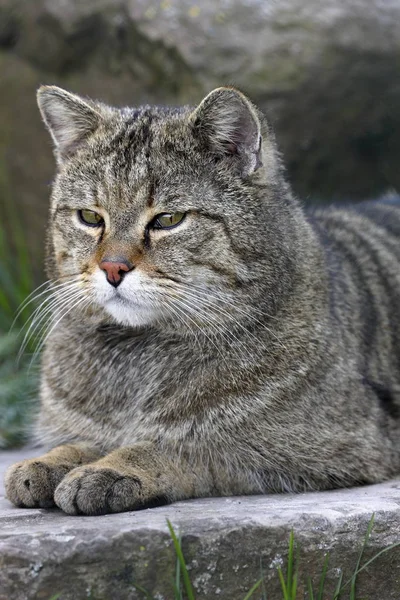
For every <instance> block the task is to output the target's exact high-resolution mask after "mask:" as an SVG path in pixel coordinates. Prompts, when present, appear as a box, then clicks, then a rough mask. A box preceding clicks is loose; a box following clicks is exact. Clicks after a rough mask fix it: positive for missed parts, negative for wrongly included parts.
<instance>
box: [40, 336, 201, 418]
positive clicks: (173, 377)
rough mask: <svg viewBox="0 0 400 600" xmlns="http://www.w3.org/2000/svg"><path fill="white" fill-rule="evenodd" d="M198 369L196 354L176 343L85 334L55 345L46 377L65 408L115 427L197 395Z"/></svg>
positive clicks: (60, 339) (158, 338)
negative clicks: (115, 422) (185, 396)
mask: <svg viewBox="0 0 400 600" xmlns="http://www.w3.org/2000/svg"><path fill="white" fill-rule="evenodd" d="M196 365H198V360H196V356H195V355H194V354H193V351H192V350H191V349H190V348H188V347H186V346H185V345H184V344H182V343H180V342H179V341H177V340H174V339H171V338H163V337H161V336H157V335H155V334H149V335H146V334H140V333H139V334H135V333H134V332H132V333H129V334H125V335H121V334H118V333H114V334H113V332H110V331H107V330H105V331H102V330H100V331H96V332H82V331H80V332H79V335H78V333H77V332H76V333H75V334H74V335H72V333H71V332H70V334H69V335H67V336H64V337H61V336H57V337H56V338H54V340H52V344H51V345H49V346H48V348H47V350H46V356H45V361H44V368H43V373H44V376H45V378H46V381H47V383H48V385H49V386H50V388H51V389H52V392H53V394H54V395H55V396H56V397H57V398H59V401H60V403H62V404H63V405H65V406H68V407H69V408H71V409H74V410H79V411H81V412H82V413H84V414H86V415H90V416H91V417H94V418H98V417H101V418H105V417H107V418H108V419H109V421H112V420H113V419H117V420H121V418H122V416H123V417H130V416H134V415H136V417H138V416H139V414H140V413H142V412H145V413H147V414H148V415H149V414H150V413H151V412H152V411H158V410H159V409H160V405H163V403H165V402H168V401H169V402H171V401H172V400H171V399H173V398H175V399H177V398H178V397H179V396H180V395H182V393H185V392H187V394H189V393H190V390H196V389H197V390H198V389H199V385H200V381H198V378H199V377H200V374H202V373H203V370H202V369H199V368H197V366H196ZM121 415H122V416H121Z"/></svg>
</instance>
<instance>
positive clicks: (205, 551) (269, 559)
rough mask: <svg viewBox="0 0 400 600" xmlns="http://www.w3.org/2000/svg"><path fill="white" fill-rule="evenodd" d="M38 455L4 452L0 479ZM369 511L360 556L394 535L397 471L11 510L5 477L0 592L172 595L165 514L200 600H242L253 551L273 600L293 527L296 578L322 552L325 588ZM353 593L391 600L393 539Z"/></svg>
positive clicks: (6, 599)
mask: <svg viewBox="0 0 400 600" xmlns="http://www.w3.org/2000/svg"><path fill="white" fill-rule="evenodd" d="M36 454H39V453H38V452H37V451H36V452H33V451H22V452H3V453H2V454H0V478H1V480H2V479H3V474H4V470H5V468H6V467H7V466H8V465H9V464H11V463H13V462H15V461H17V460H21V458H26V457H28V456H33V455H36ZM372 513H375V515H376V518H375V526H374V529H373V532H372V535H371V538H370V542H369V544H368V547H367V551H366V553H365V560H367V559H368V558H371V557H372V556H373V555H374V554H376V553H377V552H378V551H379V550H381V549H383V548H385V547H387V546H388V545H390V544H392V543H394V542H397V541H399V540H400V480H395V481H389V482H386V483H383V484H379V485H374V486H368V487H360V488H354V489H346V490H335V491H331V492H320V493H308V494H299V495H271V496H251V497H236V498H210V499H199V500H191V501H185V502H178V503H176V504H174V505H171V506H166V507H160V508H154V509H148V510H143V511H139V512H131V513H121V514H116V515H105V516H101V517H71V516H67V515H64V514H63V513H61V512H60V511H58V510H55V509H54V510H34V509H24V510H22V509H16V508H13V507H12V506H11V505H10V504H9V503H8V501H7V500H5V498H4V490H3V489H2V488H1V489H0V600H11V599H12V600H30V599H38V600H39V599H40V600H41V599H43V600H49V599H50V598H51V596H52V595H53V594H55V593H57V592H61V596H60V600H80V599H82V600H83V599H87V598H91V599H92V600H95V599H96V600H100V599H102V600H136V599H139V598H143V597H144V595H143V594H142V593H141V592H137V591H136V589H135V587H134V585H133V583H134V582H135V583H138V584H140V585H141V586H143V587H145V588H146V589H148V590H149V591H150V592H151V593H152V594H153V595H154V596H155V598H157V599H158V600H171V599H172V597H173V594H172V585H171V580H172V576H173V573H174V568H175V557H174V552H173V549H172V542H171V539H170V536H169V534H168V528H167V525H166V519H170V521H171V522H172V523H173V525H174V527H175V529H176V530H180V531H181V532H182V546H183V551H184V555H185V558H186V562H187V564H188V567H189V569H190V572H191V579H192V582H193V583H194V586H195V589H196V592H197V596H196V598H197V600H201V599H202V598H204V599H206V598H221V599H223V600H225V599H226V600H242V599H243V598H244V596H245V594H246V592H247V591H248V590H249V589H250V588H251V586H252V585H253V584H254V583H255V582H256V581H257V580H258V579H259V577H260V562H262V565H263V572H264V575H265V577H266V588H267V593H268V599H269V600H281V597H282V595H281V593H280V591H279V590H280V587H279V581H278V577H277V574H276V566H277V565H278V564H283V565H285V556H286V554H287V545H288V537H289V532H290V530H291V529H292V528H293V529H294V531H295V535H296V540H297V541H298V543H299V544H300V547H301V553H300V581H302V582H303V581H305V576H306V575H310V576H311V577H312V578H313V580H314V581H318V578H319V575H320V573H321V570H322V563H323V560H324V555H325V553H326V552H329V553H330V568H329V571H328V588H332V589H333V587H334V582H335V581H336V578H337V575H338V569H340V568H343V569H344V571H345V579H346V577H349V576H350V575H351V574H352V571H353V570H354V567H355V564H356V561H357V557H358V554H359V551H360V548H361V545H362V542H363V538H364V535H365V531H366V529H367V525H368V522H369V519H370V517H371V515H372ZM357 597H362V598H365V599H366V600H399V598H400V549H399V548H396V549H394V550H392V551H390V552H388V553H386V554H384V555H382V556H381V557H380V558H379V559H378V560H377V561H376V562H375V563H373V564H372V565H371V566H370V567H369V568H368V569H366V570H365V571H364V572H363V574H362V575H360V578H359V584H358V588H357ZM254 598H255V599H259V598H260V594H259V595H258V596H257V594H256V595H254ZM299 598H303V587H302V585H301V586H300V594H299ZM343 600H346V595H345V596H344V599H343Z"/></svg>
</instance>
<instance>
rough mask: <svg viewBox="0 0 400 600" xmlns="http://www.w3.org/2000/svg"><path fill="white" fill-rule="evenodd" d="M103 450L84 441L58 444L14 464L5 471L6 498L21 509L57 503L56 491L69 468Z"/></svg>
mask: <svg viewBox="0 0 400 600" xmlns="http://www.w3.org/2000/svg"><path fill="white" fill-rule="evenodd" d="M100 456H101V455H100V453H99V452H97V451H96V450H93V449H92V448H90V447H89V446H87V445H85V444H65V445H64V446H58V447H57V448H54V449H53V450H51V451H50V452H48V453H47V454H43V455H42V456H39V457H38V458H31V459H26V460H23V461H21V462H19V463H16V464H14V465H11V466H10V467H9V468H8V469H7V472H6V476H5V488H6V496H7V498H8V499H9V500H10V501H11V502H12V503H13V504H15V506H19V507H22V508H49V507H51V506H54V490H55V489H56V487H57V486H58V484H59V483H60V481H61V480H62V479H63V477H65V475H66V474H67V473H69V471H72V469H74V468H75V467H77V466H78V465H83V464H86V463H90V462H92V461H94V460H97V459H98V458H99V457H100Z"/></svg>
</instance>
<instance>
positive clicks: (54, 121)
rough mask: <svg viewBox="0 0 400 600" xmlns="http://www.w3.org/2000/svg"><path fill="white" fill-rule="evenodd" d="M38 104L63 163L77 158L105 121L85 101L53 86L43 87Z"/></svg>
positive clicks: (40, 89) (38, 94) (39, 91)
mask: <svg viewBox="0 0 400 600" xmlns="http://www.w3.org/2000/svg"><path fill="white" fill-rule="evenodd" d="M37 101H38V105H39V110H40V113H41V115H42V118H43V121H44V122H45V124H46V126H47V129H48V130H49V132H50V135H51V137H52V138H53V141H54V144H55V148H56V155H57V158H58V160H59V161H60V162H62V161H63V160H64V159H66V158H68V157H69V156H71V155H72V154H74V152H75V151H76V150H77V149H78V148H79V147H80V146H81V145H82V143H84V142H85V140H86V139H87V138H88V137H89V136H90V135H91V134H92V133H93V132H94V131H95V130H96V129H97V127H98V126H99V124H100V121H101V119H102V116H101V114H100V113H99V112H98V111H97V110H96V108H94V107H93V106H90V104H88V103H87V102H85V100H83V99H82V98H80V97H79V96H76V95H75V94H70V93H69V92H66V91H65V90H63V89H61V88H59V87H56V86H53V85H42V86H41V87H40V88H39V90H38V93H37Z"/></svg>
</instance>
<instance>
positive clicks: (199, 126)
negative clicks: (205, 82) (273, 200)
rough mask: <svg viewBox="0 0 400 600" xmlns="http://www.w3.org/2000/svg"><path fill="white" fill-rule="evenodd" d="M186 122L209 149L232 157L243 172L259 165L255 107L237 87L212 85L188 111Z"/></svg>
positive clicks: (259, 153) (249, 172) (244, 173)
mask: <svg viewBox="0 0 400 600" xmlns="http://www.w3.org/2000/svg"><path fill="white" fill-rule="evenodd" d="M190 122H191V124H192V126H193V128H194V131H195V133H196V135H198V136H200V137H202V138H203V139H204V141H205V142H206V143H207V145H208V147H209V149H210V150H211V151H212V152H215V153H216V154H218V155H231V156H234V157H236V159H237V161H238V163H239V165H240V171H241V174H242V175H243V176H246V175H250V174H251V173H253V172H254V171H256V170H257V169H258V168H259V167H261V166H262V163H261V125H260V120H259V118H258V115H257V110H256V109H255V107H254V106H253V105H252V104H251V102H250V101H249V100H248V99H247V98H246V96H244V95H243V94H242V93H241V92H239V91H238V90H235V89H233V88H226V87H221V88H217V89H215V90H214V91H212V92H211V93H210V94H208V96H206V97H205V98H204V100H203V101H202V102H201V104H200V105H199V106H198V107H197V108H196V109H195V111H194V112H193V113H192V114H191V116H190Z"/></svg>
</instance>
